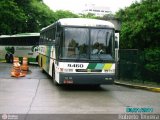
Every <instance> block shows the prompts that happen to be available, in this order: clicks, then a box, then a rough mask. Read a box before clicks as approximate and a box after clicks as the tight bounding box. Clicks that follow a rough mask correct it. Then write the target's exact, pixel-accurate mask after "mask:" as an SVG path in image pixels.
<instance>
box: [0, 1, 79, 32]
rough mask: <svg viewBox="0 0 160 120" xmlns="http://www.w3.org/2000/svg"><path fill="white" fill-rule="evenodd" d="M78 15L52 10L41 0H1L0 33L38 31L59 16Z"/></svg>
mask: <svg viewBox="0 0 160 120" xmlns="http://www.w3.org/2000/svg"><path fill="white" fill-rule="evenodd" d="M67 17H78V15H76V14H73V13H71V12H69V11H56V12H54V11H52V10H50V9H49V7H48V6H46V5H45V4H44V3H43V0H1V1H0V20H1V23H0V28H1V29H0V35H1V34H16V33H25V32H39V31H40V29H42V28H43V27H46V26H48V25H49V24H51V23H53V22H55V21H56V20H58V19H60V18H67Z"/></svg>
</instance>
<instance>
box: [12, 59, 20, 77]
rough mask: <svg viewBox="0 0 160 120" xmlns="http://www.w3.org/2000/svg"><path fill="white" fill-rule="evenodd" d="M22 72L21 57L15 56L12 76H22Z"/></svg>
mask: <svg viewBox="0 0 160 120" xmlns="http://www.w3.org/2000/svg"><path fill="white" fill-rule="evenodd" d="M20 72H21V67H20V64H19V58H18V57H14V59H13V68H12V70H11V76H12V77H19V76H20Z"/></svg>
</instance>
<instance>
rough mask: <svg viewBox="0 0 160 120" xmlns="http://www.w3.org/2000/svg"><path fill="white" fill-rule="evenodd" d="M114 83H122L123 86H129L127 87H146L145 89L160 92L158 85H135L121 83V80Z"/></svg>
mask: <svg viewBox="0 0 160 120" xmlns="http://www.w3.org/2000/svg"><path fill="white" fill-rule="evenodd" d="M114 83H115V84H116V85H122V86H127V87H132V88H138V89H144V90H149V91H153V92H160V88H157V87H149V86H141V85H133V84H128V83H121V82H114Z"/></svg>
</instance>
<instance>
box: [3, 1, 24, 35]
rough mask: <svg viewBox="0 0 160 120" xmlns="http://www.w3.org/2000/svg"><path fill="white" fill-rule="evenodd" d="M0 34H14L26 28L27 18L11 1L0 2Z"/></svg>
mask: <svg viewBox="0 0 160 120" xmlns="http://www.w3.org/2000/svg"><path fill="white" fill-rule="evenodd" d="M0 20H1V22H0V28H1V29H0V34H14V33H18V32H22V31H23V28H26V20H27V17H26V15H25V13H24V11H23V10H22V9H21V8H19V7H18V5H17V4H16V3H15V2H14V1H13V0H7V1H6V0H1V1H0Z"/></svg>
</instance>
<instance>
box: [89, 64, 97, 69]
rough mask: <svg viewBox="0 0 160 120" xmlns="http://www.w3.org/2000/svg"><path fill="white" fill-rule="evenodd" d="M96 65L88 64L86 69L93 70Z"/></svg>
mask: <svg viewBox="0 0 160 120" xmlns="http://www.w3.org/2000/svg"><path fill="white" fill-rule="evenodd" d="M96 65H97V63H89V65H88V67H87V69H95V67H96Z"/></svg>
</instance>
